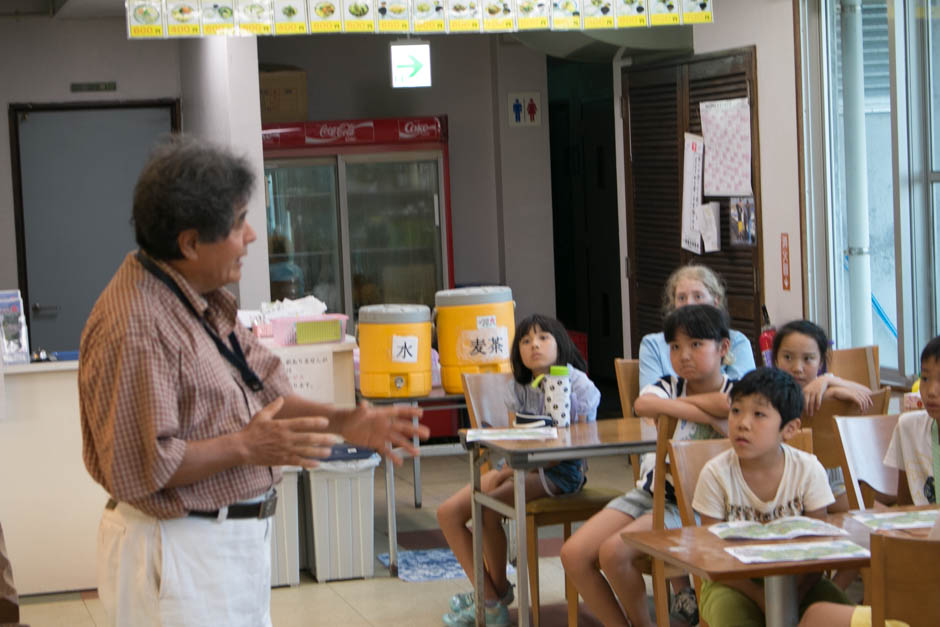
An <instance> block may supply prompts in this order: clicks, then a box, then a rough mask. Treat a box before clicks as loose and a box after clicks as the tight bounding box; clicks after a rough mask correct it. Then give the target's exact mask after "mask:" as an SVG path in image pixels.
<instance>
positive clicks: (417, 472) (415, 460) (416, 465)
mask: <svg viewBox="0 0 940 627" xmlns="http://www.w3.org/2000/svg"><path fill="white" fill-rule="evenodd" d="M413 404H414V405H415V406H416V407H417V403H413ZM411 424H413V425H414V427H415V431H417V429H418V419H417V418H416V417H415V418H412V419H411ZM411 441H412V444H414V447H415V448H417V449H420V447H421V443H420V441H419V440H418V434H417V433H415V435H413V436H412V437H411ZM411 463H412V464H413V466H412V468H413V469H414V479H415V507H416V508H420V507H421V455H414V456H413V457H412V458H411Z"/></svg>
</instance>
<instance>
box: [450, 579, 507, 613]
mask: <svg viewBox="0 0 940 627" xmlns="http://www.w3.org/2000/svg"><path fill="white" fill-rule="evenodd" d="M514 599H515V596H513V593H512V584H509V588H508V589H507V590H506V594H504V595H503V596H502V597H501V598H500V599H499V602H500V603H502V604H503V605H505V606H506V607H509V606H510V605H512V602H513V600H514ZM468 607H473V590H471V591H470V592H458V593H457V594H455V595H454V596H452V597H451V598H450V609H451V611H452V612H459V611H461V610H464V609H466V608H468Z"/></svg>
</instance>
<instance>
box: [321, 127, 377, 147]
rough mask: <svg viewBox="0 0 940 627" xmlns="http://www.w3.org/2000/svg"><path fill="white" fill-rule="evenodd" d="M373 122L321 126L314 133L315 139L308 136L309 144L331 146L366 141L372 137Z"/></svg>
mask: <svg viewBox="0 0 940 627" xmlns="http://www.w3.org/2000/svg"><path fill="white" fill-rule="evenodd" d="M372 130H373V124H372V122H360V123H358V124H355V123H353V122H339V123H336V124H320V125H319V128H318V129H317V130H316V131H315V132H314V133H313V135H314V136H313V137H311V136H310V135H309V134H308V136H307V143H308V144H329V143H333V142H337V141H342V142H354V141H356V140H366V139H371V137H372Z"/></svg>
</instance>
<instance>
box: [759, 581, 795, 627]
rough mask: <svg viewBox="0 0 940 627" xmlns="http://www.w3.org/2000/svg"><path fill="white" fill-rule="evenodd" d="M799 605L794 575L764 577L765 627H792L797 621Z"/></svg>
mask: <svg viewBox="0 0 940 627" xmlns="http://www.w3.org/2000/svg"><path fill="white" fill-rule="evenodd" d="M799 606H800V599H799V598H798V596H797V591H796V576H795V575H775V576H773V577H764V619H765V621H766V625H767V627H794V626H795V625H796V624H797V623H798V622H799V613H800V612H799Z"/></svg>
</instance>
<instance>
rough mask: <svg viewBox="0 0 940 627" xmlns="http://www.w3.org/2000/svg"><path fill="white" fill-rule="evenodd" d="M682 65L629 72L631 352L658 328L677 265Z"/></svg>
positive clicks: (626, 124) (626, 82)
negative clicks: (667, 285)
mask: <svg viewBox="0 0 940 627" xmlns="http://www.w3.org/2000/svg"><path fill="white" fill-rule="evenodd" d="M680 79H681V72H680V68H679V66H673V67H664V68H654V69H651V70H632V71H630V72H629V73H628V74H625V76H624V81H623V91H624V94H623V97H624V101H625V102H627V103H628V104H627V112H626V113H627V115H624V116H623V124H624V146H626V150H627V153H628V154H627V155H626V157H627V158H626V159H625V160H624V163H626V165H627V168H626V173H625V175H626V188H627V199H628V200H627V246H628V247H629V259H630V263H629V280H630V328H631V333H632V338H633V356H634V357H636V352H637V350H638V348H639V346H640V338H642V337H643V336H644V335H645V334H647V333H651V332H654V331H659V330H660V329H661V327H662V324H661V323H662V317H661V315H660V309H661V303H662V291H663V284H664V283H665V282H666V278H667V277H668V276H669V273H670V272H672V270H673V269H674V268H675V267H676V266H677V265H679V263H680V255H679V234H680V224H681V223H680V221H679V220H680V214H679V211H680V206H681V202H682V182H681V176H680V174H679V173H680V171H681V170H680V169H679V167H680V159H681V150H680V146H681V145H682V144H681V139H680V138H681V133H680V131H679V120H680V106H679V94H680V92H681V83H680Z"/></svg>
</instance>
